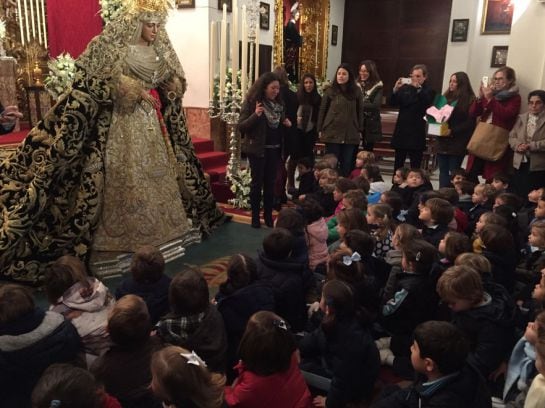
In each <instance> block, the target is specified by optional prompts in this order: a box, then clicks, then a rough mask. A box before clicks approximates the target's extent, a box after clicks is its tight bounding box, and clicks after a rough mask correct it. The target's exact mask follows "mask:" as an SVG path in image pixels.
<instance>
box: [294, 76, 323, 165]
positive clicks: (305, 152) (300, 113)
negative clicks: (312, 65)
mask: <svg viewBox="0 0 545 408" xmlns="http://www.w3.org/2000/svg"><path fill="white" fill-rule="evenodd" d="M297 99H298V100H299V108H298V109H297V130H298V135H297V149H296V151H295V152H294V157H295V158H296V159H301V158H303V157H308V158H310V159H311V161H312V162H314V144H315V143H316V140H318V131H317V130H316V125H317V123H318V112H319V111H320V104H321V103H322V97H321V96H320V94H319V93H318V89H317V86H316V77H314V75H312V74H309V73H306V74H304V75H303V80H302V82H301V83H300V84H299V89H298V90H297Z"/></svg>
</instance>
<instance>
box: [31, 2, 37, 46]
mask: <svg viewBox="0 0 545 408" xmlns="http://www.w3.org/2000/svg"><path fill="white" fill-rule="evenodd" d="M30 22H31V23H32V38H36V23H35V22H34V0H30Z"/></svg>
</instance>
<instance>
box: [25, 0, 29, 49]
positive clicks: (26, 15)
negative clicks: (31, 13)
mask: <svg viewBox="0 0 545 408" xmlns="http://www.w3.org/2000/svg"><path fill="white" fill-rule="evenodd" d="M24 2H25V3H24V4H25V27H26V39H27V41H28V42H30V28H29V26H28V5H27V0H24Z"/></svg>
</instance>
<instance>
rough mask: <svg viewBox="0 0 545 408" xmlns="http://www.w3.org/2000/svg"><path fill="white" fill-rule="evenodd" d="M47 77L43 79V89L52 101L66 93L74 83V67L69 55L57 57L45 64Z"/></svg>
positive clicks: (72, 59)
mask: <svg viewBox="0 0 545 408" xmlns="http://www.w3.org/2000/svg"><path fill="white" fill-rule="evenodd" d="M47 67H48V68H49V75H48V76H47V77H46V78H45V80H44V84H45V89H47V91H48V92H49V93H50V94H51V96H52V97H53V98H54V99H57V98H58V97H59V96H60V95H62V94H63V93H64V92H66V91H68V90H69V89H70V87H71V86H72V82H73V81H74V76H75V74H76V65H75V63H74V58H72V56H71V55H70V54H69V53H64V54H61V55H59V56H58V57H57V58H53V59H51V60H49V62H48V63H47Z"/></svg>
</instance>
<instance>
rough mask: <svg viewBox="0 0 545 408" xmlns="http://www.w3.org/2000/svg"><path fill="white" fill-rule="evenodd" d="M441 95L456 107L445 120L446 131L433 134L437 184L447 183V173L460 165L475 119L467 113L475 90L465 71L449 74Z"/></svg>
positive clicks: (444, 184) (445, 185)
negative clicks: (437, 167)
mask: <svg viewBox="0 0 545 408" xmlns="http://www.w3.org/2000/svg"><path fill="white" fill-rule="evenodd" d="M444 95H445V97H446V98H447V102H448V103H449V104H453V103H454V102H456V107H455V108H454V111H452V115H451V116H450V118H449V120H448V127H449V131H448V134H447V135H446V136H440V137H437V164H438V165H439V187H451V184H450V173H451V172H452V171H453V170H455V169H459V168H460V166H461V165H462V161H463V160H464V156H465V155H466V153H467V149H466V146H467V143H468V142H469V139H470V138H471V135H472V134H473V130H474V129H475V119H474V118H472V117H471V116H470V115H469V107H470V106H471V104H472V103H473V101H474V100H475V93H474V92H473V88H472V87H471V83H470V82H469V78H468V76H467V74H466V73H465V72H455V73H454V74H452V75H451V76H450V80H449V83H448V89H447V90H446V91H445V93H444Z"/></svg>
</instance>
